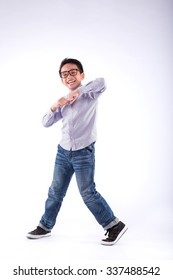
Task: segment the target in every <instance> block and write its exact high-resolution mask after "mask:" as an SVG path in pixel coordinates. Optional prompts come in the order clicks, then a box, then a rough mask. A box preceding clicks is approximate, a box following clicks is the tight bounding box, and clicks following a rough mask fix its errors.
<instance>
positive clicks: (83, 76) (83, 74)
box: [81, 72, 85, 80]
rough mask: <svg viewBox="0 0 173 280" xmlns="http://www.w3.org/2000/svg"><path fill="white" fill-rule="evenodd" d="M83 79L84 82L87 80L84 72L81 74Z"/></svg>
mask: <svg viewBox="0 0 173 280" xmlns="http://www.w3.org/2000/svg"><path fill="white" fill-rule="evenodd" d="M81 78H82V80H83V79H84V78H85V73H84V72H83V73H81Z"/></svg>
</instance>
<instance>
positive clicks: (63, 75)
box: [60, 71, 68, 79]
mask: <svg viewBox="0 0 173 280" xmlns="http://www.w3.org/2000/svg"><path fill="white" fill-rule="evenodd" d="M60 76H61V78H63V79H64V78H67V77H68V71H65V72H62V73H61V75H60Z"/></svg>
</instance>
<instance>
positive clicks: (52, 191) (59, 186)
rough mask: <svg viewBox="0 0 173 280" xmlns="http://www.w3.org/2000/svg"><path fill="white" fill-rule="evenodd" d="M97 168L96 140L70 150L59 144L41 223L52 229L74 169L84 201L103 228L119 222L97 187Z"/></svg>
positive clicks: (45, 227) (42, 225)
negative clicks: (95, 181)
mask: <svg viewBox="0 0 173 280" xmlns="http://www.w3.org/2000/svg"><path fill="white" fill-rule="evenodd" d="M94 169H95V147H94V143H93V144H91V145H89V146H88V147H86V148H84V149H81V150H78V151H67V150H64V149H63V148H62V147H61V146H60V145H58V152H57V155H56V160H55V167H54V175H53V181H52V184H51V186H50V188H49V191H48V198H47V200H46V203H45V213H44V215H43V216H42V218H41V220H40V223H39V225H40V226H41V227H42V228H44V229H47V230H51V229H52V228H53V226H54V225H55V222H56V218H57V215H58V212H59V210H60V207H61V204H62V201H63V198H64V197H65V195H66V192H67V189H68V186H69V183H70V181H71V178H72V175H73V174H74V173H75V175H76V181H77V185H78V188H79V192H80V194H81V196H82V198H83V201H84V203H85V205H86V206H87V207H88V209H89V210H90V211H91V213H92V214H93V215H94V217H95V218H96V220H97V221H98V223H99V224H100V225H102V226H103V228H104V229H108V228H109V227H111V226H114V225H115V224H116V223H117V221H118V219H117V218H116V217H115V216H114V214H113V212H112V210H111V208H110V207H109V205H108V204H107V202H106V201H105V199H104V198H103V197H102V196H101V195H100V193H98V192H97V191H96V188H95V183H94Z"/></svg>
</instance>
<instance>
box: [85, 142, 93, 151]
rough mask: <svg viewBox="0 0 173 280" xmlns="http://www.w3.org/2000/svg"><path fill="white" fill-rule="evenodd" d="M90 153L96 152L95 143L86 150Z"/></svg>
mask: <svg viewBox="0 0 173 280" xmlns="http://www.w3.org/2000/svg"><path fill="white" fill-rule="evenodd" d="M85 149H86V150H87V151H88V152H89V153H92V152H93V150H94V143H92V144H90V145H89V146H87V147H86V148H85Z"/></svg>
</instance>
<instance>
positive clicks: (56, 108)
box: [42, 97, 69, 127]
mask: <svg viewBox="0 0 173 280" xmlns="http://www.w3.org/2000/svg"><path fill="white" fill-rule="evenodd" d="M67 104H69V101H68V100H67V99H66V98H64V97H61V98H60V99H59V100H58V101H56V102H55V103H54V104H53V105H52V106H51V108H50V110H49V111H48V112H47V113H46V114H45V115H44V117H43V119H42V124H43V126H45V127H49V126H51V125H53V124H54V123H55V122H57V121H59V120H60V119H61V118H62V115H61V109H60V108H61V107H62V106H65V105H67Z"/></svg>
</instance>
